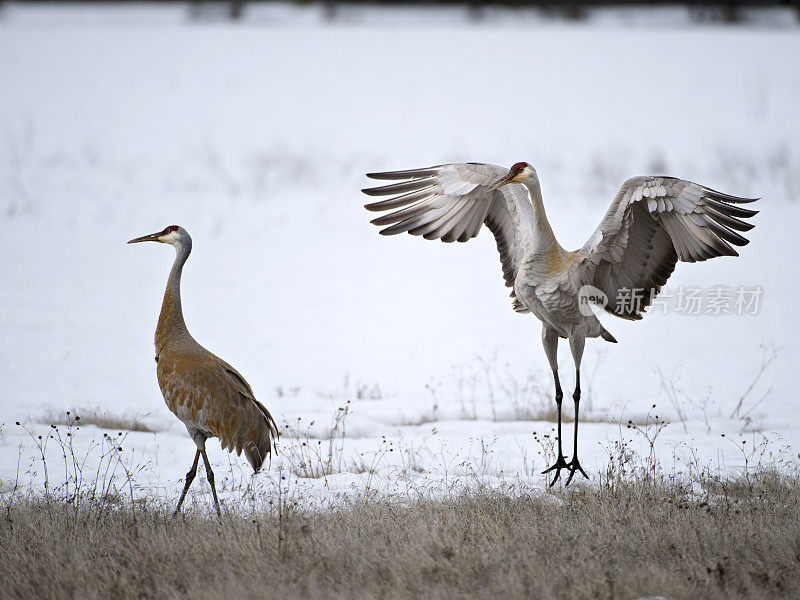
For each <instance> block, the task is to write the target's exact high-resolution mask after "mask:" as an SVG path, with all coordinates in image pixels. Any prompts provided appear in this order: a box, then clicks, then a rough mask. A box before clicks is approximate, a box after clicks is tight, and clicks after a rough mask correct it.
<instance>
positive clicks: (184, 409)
mask: <svg viewBox="0 0 800 600" xmlns="http://www.w3.org/2000/svg"><path fill="white" fill-rule="evenodd" d="M137 242H160V243H162V244H171V245H172V246H174V247H175V262H174V263H173V265H172V270H171V271H170V274H169V279H168V280H167V289H166V291H165V292H164V302H163V303H162V305H161V314H160V316H159V317H158V325H157V327H156V374H157V375H158V385H159V387H160V388H161V393H162V394H163V395H164V400H165V401H166V403H167V406H168V407H169V409H170V410H171V411H172V412H173V413H175V416H177V417H178V418H179V419H180V420H181V421H183V424H184V425H186V429H188V430H189V436H190V437H191V438H192V440H194V443H195V444H196V445H197V453H196V454H195V456H194V462H193V463H192V468H191V469H190V470H189V472H188V473H187V474H186V485H185V486H184V488H183V493H182V494H181V499H180V500H179V501H178V507H177V508H176V509H175V514H178V511H180V509H181V505H183V500H184V498H186V492H188V491H189V486H190V485H191V484H192V481H193V480H194V477H195V475H196V474H197V462H198V460H199V459H200V455H202V456H203V463H204V464H205V467H206V477H207V478H208V483H209V484H211V493H212V494H213V496H214V507H215V508H216V509H217V514H218V515H221V512H220V509H219V500H218V499H217V489H216V487H215V486H214V472H213V471H212V470H211V464H210V463H209V462H208V455H207V454H206V440H207V439H208V438H210V437H218V438H219V440H220V444H221V445H222V449H223V450H224V449H227V450H228V451H229V452H232V451H233V450H236V452H237V454H239V455H241V454H242V450H244V455H245V456H246V457H247V460H248V462H249V463H250V464H251V465H252V467H253V472H254V473H257V472H258V470H259V469H260V468H261V465H262V464H263V463H264V459H265V458H266V457H267V455H268V454H270V453H271V452H272V448H273V446H274V442H275V439H276V438H277V437H278V428H277V426H276V425H275V421H274V420H273V418H272V415H270V414H269V411H268V410H267V409H266V408H264V405H263V404H261V403H260V402H259V401H258V400H256V398H255V396H254V395H253V390H252V389H251V388H250V385H249V384H248V383H247V382H246V381H245V379H244V377H242V376H241V375H240V374H239V372H238V371H237V370H236V369H234V368H233V367H232V366H231V365H229V364H228V363H226V362H225V361H224V360H222V359H221V358H219V357H218V356H215V355H214V354H212V353H211V352H209V351H208V350H206V349H205V348H203V347H202V346H201V345H200V344H198V343H197V342H196V341H195V339H194V338H193V337H192V336H191V334H190V333H189V330H188V329H187V328H186V322H185V321H184V320H183V310H182V309H181V273H182V272H183V265H184V264H185V263H186V259H187V258H189V253H190V252H191V251H192V238H191V237H189V233H188V232H187V231H186V230H185V229H184V228H183V227H178V226H177V225H170V226H169V227H167V228H166V229H164V231H160V232H158V233H151V234H150V235H145V236H142V237H139V238H136V239H133V240H131V241H129V242H128V243H129V244H134V243H137Z"/></svg>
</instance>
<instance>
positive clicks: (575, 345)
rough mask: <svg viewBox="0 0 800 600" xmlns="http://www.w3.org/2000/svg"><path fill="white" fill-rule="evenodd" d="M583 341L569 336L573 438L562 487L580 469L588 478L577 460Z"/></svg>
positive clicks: (567, 483)
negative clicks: (572, 383)
mask: <svg viewBox="0 0 800 600" xmlns="http://www.w3.org/2000/svg"><path fill="white" fill-rule="evenodd" d="M585 342H586V338H584V337H583V336H580V337H578V336H576V337H571V338H569V349H570V350H571V351H572V359H573V360H574V361H575V392H574V393H573V394H572V399H573V400H574V401H575V438H574V440H573V444H574V446H573V451H572V460H571V461H569V464H568V465H567V468H568V469H569V477H567V481H566V482H565V483H564V487H566V486H568V485H569V482H570V481H572V477H573V476H574V475H575V471H580V472H581V474H582V475H583V476H584V477H586V479H589V476H588V475H587V474H586V471H584V470H583V467H581V463H580V462H579V461H578V408H579V407H580V404H581V358H582V357H583V346H584V343H585Z"/></svg>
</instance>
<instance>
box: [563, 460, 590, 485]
mask: <svg viewBox="0 0 800 600" xmlns="http://www.w3.org/2000/svg"><path fill="white" fill-rule="evenodd" d="M566 467H567V469H569V477H567V481H566V483H564V487H567V486H568V485H569V482H570V481H572V477H573V476H574V475H575V471H580V473H581V475H583V476H584V477H586V479H589V476H588V475H587V474H586V471H584V470H583V467H582V466H581V463H579V462H578V455H577V454H576V455H575V456H573V457H572V460H571V461H569V464H568V465H566Z"/></svg>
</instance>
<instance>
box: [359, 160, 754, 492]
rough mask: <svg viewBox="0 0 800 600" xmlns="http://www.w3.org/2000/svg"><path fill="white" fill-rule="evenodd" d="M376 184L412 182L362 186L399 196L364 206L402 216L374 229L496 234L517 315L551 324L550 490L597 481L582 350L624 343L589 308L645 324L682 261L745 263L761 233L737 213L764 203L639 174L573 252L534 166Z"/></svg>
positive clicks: (415, 175) (445, 237) (547, 332)
mask: <svg viewBox="0 0 800 600" xmlns="http://www.w3.org/2000/svg"><path fill="white" fill-rule="evenodd" d="M367 176H368V177H370V178H372V179H380V180H400V181H402V183H393V184H390V185H384V186H382V187H375V188H369V189H365V190H362V191H363V192H364V193H365V194H367V195H369V196H393V197H392V198H389V199H387V200H383V201H380V202H375V203H372V204H367V205H366V208H367V209H368V210H371V211H387V210H392V211H393V212H390V213H388V214H384V215H382V216H380V217H378V218H376V219H374V220H373V221H372V223H374V224H375V225H380V226H384V225H389V227H386V228H385V229H383V230H381V233H382V234H383V235H394V234H397V233H402V232H406V231H407V232H408V233H410V234H412V235H421V236H423V237H424V238H426V239H429V240H434V239H441V240H442V241H443V242H454V241H458V242H466V241H467V240H469V239H470V238H473V237H475V236H476V235H478V232H479V231H480V229H481V226H482V225H483V224H484V223H485V224H486V225H487V226H488V227H489V230H490V231H491V232H492V233H493V234H494V237H495V240H496V241H497V250H498V251H499V252H500V261H501V263H502V267H503V276H504V277H505V281H506V286H508V287H510V288H512V291H511V298H512V302H513V308H514V310H516V311H517V312H520V313H528V312H530V313H533V314H534V315H535V316H536V317H537V318H538V319H539V320H540V321H541V322H542V325H543V327H542V344H543V345H544V351H545V354H546V355H547V360H548V362H549V363H550V368H551V369H552V371H553V380H554V382H555V400H556V407H557V409H558V458H557V459H556V462H555V464H553V465H552V466H550V467H548V468H547V469H545V471H544V472H543V473H549V472H551V471H555V477H554V478H553V481H552V482H551V483H550V485H551V486H552V485H553V484H555V482H556V481H557V480H558V478H559V475H560V473H561V469H567V470H568V471H569V476H568V478H567V480H566V483H565V485H569V482H570V481H572V477H573V476H574V475H575V471H580V472H581V474H582V475H583V476H584V477H587V478H588V476H587V475H586V472H585V471H584V470H583V468H582V467H581V464H580V462H579V461H578V407H579V405H580V399H581V385H580V365H581V357H582V355H583V347H584V343H585V340H586V338H596V337H602V338H603V339H604V340H606V341H608V342H614V343H616V341H617V340H616V339H614V336H612V335H611V334H610V333H609V332H608V331H606V329H605V328H604V327H603V325H602V324H601V323H600V321H599V320H598V319H597V316H596V315H595V313H594V312H593V311H592V310H591V307H590V306H588V305H587V304H586V303H587V301H588V302H596V303H598V304H601V305H602V306H603V308H605V310H606V311H607V312H609V313H611V314H612V315H615V316H617V317H621V318H623V319H629V320H637V319H641V318H642V314H643V312H644V310H645V309H646V308H647V307H648V306H649V305H650V304H651V303H652V301H653V298H654V297H655V295H656V294H658V292H659V291H660V290H661V286H663V285H664V284H665V283H666V281H667V279H668V278H669V276H670V275H671V274H672V271H673V270H674V268H675V263H676V262H677V261H678V260H681V261H685V262H696V261H703V260H707V259H709V258H714V257H716V256H738V254H737V253H736V251H735V250H734V249H733V248H732V247H731V244H734V245H736V246H743V245H745V244H747V242H748V240H746V239H745V238H744V237H742V236H741V235H739V234H738V233H736V231H749V230H750V229H752V228H753V225H752V224H750V223H746V222H744V221H742V220H740V218H738V217H741V218H748V217H752V216H753V215H755V214H756V211H753V210H747V209H744V208H740V207H737V206H732V205H731V203H735V204H739V203H743V202H753V201H754V199H748V198H737V197H735V196H729V195H727V194H721V193H719V192H715V191H714V190H711V189H709V188H707V187H704V186H701V185H698V184H696V183H691V182H689V181H683V180H681V179H675V178H673V177H650V176H643V177H633V178H632V179H628V180H627V181H626V182H625V183H623V184H622V187H621V188H620V190H619V192H618V193H617V196H616V198H614V200H613V202H612V203H611V207H610V208H609V209H608V211H607V212H606V214H605V216H604V217H603V220H602V221H601V222H600V225H599V226H598V228H597V229H596V230H595V232H594V233H593V234H592V237H590V238H589V241H588V242H586V244H584V245H583V247H582V248H581V249H580V250H575V251H572V252H569V251H567V250H564V248H562V247H561V246H560V245H559V243H558V241H556V238H555V235H554V234H553V230H552V229H551V228H550V223H548V221H547V216H546V215H545V211H544V204H543V202H542V191H541V187H540V185H539V178H538V176H537V175H536V171H535V170H534V168H533V167H531V166H530V165H529V164H528V163H525V162H519V163H516V164H515V165H514V166H512V167H511V170H510V171H508V170H506V169H504V168H502V167H498V166H495V165H486V164H480V163H461V164H449V165H439V166H435V167H429V168H425V169H414V170H410V171H393V172H387V173H370V174H367ZM509 184H519V185H509ZM394 209H399V210H394ZM559 338H565V339H567V340H569V347H570V350H571V351H572V358H573V360H574V362H575V392H574V394H573V395H572V398H573V400H574V401H575V434H574V449H573V457H572V460H571V461H570V462H569V463H567V461H566V459H565V458H564V454H563V452H562V449H561V400H562V398H563V392H562V391H561V383H560V382H559V379H558V363H557V358H556V350H557V346H558V339H559Z"/></svg>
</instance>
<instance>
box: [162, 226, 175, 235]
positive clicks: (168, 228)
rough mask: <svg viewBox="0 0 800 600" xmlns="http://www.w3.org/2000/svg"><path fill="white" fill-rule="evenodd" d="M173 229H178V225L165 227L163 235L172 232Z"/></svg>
mask: <svg viewBox="0 0 800 600" xmlns="http://www.w3.org/2000/svg"><path fill="white" fill-rule="evenodd" d="M173 231H178V226H177V225H170V226H169V227H167V228H166V229H164V231H162V232H161V235H166V234H168V233H172V232H173Z"/></svg>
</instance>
